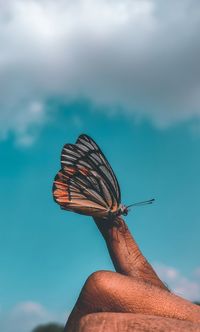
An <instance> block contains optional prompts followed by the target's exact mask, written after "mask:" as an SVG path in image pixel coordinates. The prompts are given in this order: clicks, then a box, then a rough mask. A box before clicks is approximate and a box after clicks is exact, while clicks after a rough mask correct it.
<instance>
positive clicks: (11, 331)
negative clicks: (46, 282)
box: [0, 301, 66, 332]
mask: <svg viewBox="0 0 200 332" xmlns="http://www.w3.org/2000/svg"><path fill="white" fill-rule="evenodd" d="M65 320H66V316H65V315H64V314H56V313H52V312H49V311H48V310H47V309H45V308H44V307H43V306H42V305H41V304H39V303H36V302H32V301H27V302H22V303H18V304H17V305H16V306H15V307H14V308H13V309H11V310H10V311H9V312H3V311H1V312H0V330H1V331H4V332H19V331H20V332H31V331H32V329H33V328H35V327H36V326H37V325H40V324H45V323H49V322H61V323H62V324H63V325H64V323H65Z"/></svg>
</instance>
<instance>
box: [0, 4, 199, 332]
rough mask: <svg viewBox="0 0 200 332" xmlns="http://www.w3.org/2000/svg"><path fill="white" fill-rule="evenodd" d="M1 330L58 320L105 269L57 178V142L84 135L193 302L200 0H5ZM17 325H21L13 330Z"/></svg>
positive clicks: (137, 231) (168, 277)
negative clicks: (66, 207)
mask: <svg viewBox="0 0 200 332" xmlns="http://www.w3.org/2000/svg"><path fill="white" fill-rule="evenodd" d="M0 8H1V10H0V40H1V46H0V91H1V92H0V149H1V172H0V181H1V182H0V183H1V186H0V196H1V219H0V229H1V232H0V264H1V272H0V285H1V287H0V328H1V330H3V331H4V332H18V331H19V329H20V331H21V332H25V331H26V332H31V329H32V328H33V327H34V326H36V325H37V324H39V323H45V322H48V321H58V322H61V323H63V324H64V322H65V321H66V318H67V316H68V314H69V313H70V311H71V309H72V307H73V305H74V302H75V300H76V298H77V296H78V294H79V292H80V289H81V287H82V286H83V284H84V282H85V280H86V279H87V277H88V276H89V275H90V274H91V273H92V272H94V271H96V270H100V269H104V270H106V269H108V270H113V266H112V263H111V260H110V258H109V255H108V253H107V249H106V246H105V243H104V242H103V239H102V238H101V235H100V234H99V233H98V230H97V229H96V226H95V225H94V223H93V221H92V219H91V218H90V217H83V216H80V215H78V214H74V213H70V212H66V211H62V210H61V209H60V208H59V206H58V205H56V204H55V203H54V202H53V199H52V194H51V188H52V182H53V178H54V176H55V174H56V173H57V171H58V169H59V167H60V153H61V149H62V146H63V145H64V144H65V143H74V142H75V141H76V139H77V137H78V135H79V134H81V133H87V134H89V135H90V136H91V137H93V138H94V139H95V140H96V142H97V143H98V144H99V145H100V147H101V148H102V150H103V152H104V153H105V155H106V156H107V158H108V160H109V162H110V163H111V165H112V167H113V169H114V171H115V173H116V175H117V178H118V180H119V183H120V187H121V192H122V202H123V203H124V204H131V203H133V202H137V201H140V200H145V199H149V198H155V199H156V201H155V204H153V205H151V206H146V207H140V208H137V209H136V208H135V209H133V210H132V211H131V212H130V214H129V215H128V216H127V217H126V221H127V224H128V226H129V228H130V230H131V232H132V234H133V235H134V237H135V239H136V241H137V243H138V244H139V246H140V248H141V249H142V252H143V253H144V255H145V256H146V257H147V258H148V260H149V261H150V263H151V264H153V266H154V267H155V269H156V271H157V272H158V274H159V275H160V276H161V278H162V279H163V280H164V281H165V282H166V283H167V285H168V286H169V287H170V288H171V289H172V290H174V291H175V293H176V294H178V295H181V296H183V297H185V298H188V299H190V300H192V301H197V300H200V255H199V251H200V250H199V233H200V223H199V215H200V204H199V197H200V179H199V169H200V153H199V152H200V151H199V150H200V97H199V96H200V93H199V92H200V75H199V70H200V66H199V58H200V56H199V55H200V54H199V53H200V43H199V37H198V31H199V28H200V4H199V2H198V1H195V0H184V1H181V2H179V1H175V2H174V1H173V2H172V1H168V2H167V3H166V2H164V1H158V0H140V1H136V0H133V1H129V0H115V1H114V0H101V1H100V0H95V1H94V0H93V1H91V0H82V1H81V0H76V1H73V2H72V1H70V0H69V1H66V0H60V1H57V2H54V1H51V0H42V1H37V0H28V1H27V0H26V1H23V0H8V1H7V2H3V1H0ZM16 328H17V330H16Z"/></svg>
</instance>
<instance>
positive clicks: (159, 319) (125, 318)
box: [64, 217, 200, 332]
mask: <svg viewBox="0 0 200 332" xmlns="http://www.w3.org/2000/svg"><path fill="white" fill-rule="evenodd" d="M95 223H96V225H97V227H98V228H99V230H100V232H101V233H102V235H103V237H104V239H105V241H106V244H107V247H108V250H109V253H110V256H111V259H112V261H113V264H114V266H115V269H116V272H111V271H97V272H94V273H93V274H92V275H91V276H90V277H89V278H88V279H87V280H86V282H85V285H84V286H83V288H82V290H81V293H80V295H79V298H78V300H77V302H76V304H75V306H74V309H73V310H72V312H71V315H70V317H69V319H68V321H67V324H66V326H65V330H64V331H65V332H130V331H140V332H142V331H152V332H153V331H164V332H165V331H166V332H167V331H175V332H176V331H185V332H186V331H187V332H190V331H200V307H199V306H197V305H195V304H192V303H190V302H189V301H187V300H185V299H182V298H181V297H179V296H176V295H174V294H172V293H171V292H170V291H169V290H168V288H167V287H166V286H165V285H164V283H163V282H162V281H161V280H160V279H159V277H158V276H157V274H156V272H155V271H154V270H153V268H152V266H151V265H150V264H149V263H148V262H147V260H146V259H145V257H144V256H143V255H142V253H141V251H140V250H139V248H138V246H137V244H136V242H135V240H134V238H133V237H132V236H131V234H130V232H129V230H128V228H127V226H126V224H125V222H124V221H123V220H122V218H119V217H118V218H117V219H116V220H115V222H108V221H104V220H100V219H95Z"/></svg>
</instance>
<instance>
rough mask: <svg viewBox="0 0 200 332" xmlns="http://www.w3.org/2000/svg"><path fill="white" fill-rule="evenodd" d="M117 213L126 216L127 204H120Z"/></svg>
mask: <svg viewBox="0 0 200 332" xmlns="http://www.w3.org/2000/svg"><path fill="white" fill-rule="evenodd" d="M119 214H120V215H123V216H127V214H128V208H127V206H125V205H122V204H121V205H120V207H119Z"/></svg>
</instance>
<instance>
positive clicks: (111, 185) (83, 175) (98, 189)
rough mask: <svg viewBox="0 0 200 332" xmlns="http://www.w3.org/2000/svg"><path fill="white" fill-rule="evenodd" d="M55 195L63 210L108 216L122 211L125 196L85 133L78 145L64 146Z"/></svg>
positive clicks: (106, 162)
mask: <svg viewBox="0 0 200 332" xmlns="http://www.w3.org/2000/svg"><path fill="white" fill-rule="evenodd" d="M53 196H54V199H55V201H56V202H57V203H58V204H60V206H61V207H62V208H63V209H65V210H69V211H74V212H77V213H80V214H85V215H91V216H94V217H108V214H109V213H110V212H111V213H113V212H116V211H117V210H118V208H119V204H120V199H121V198H120V188H119V185H118V182H117V179H116V177H115V174H114V172H113V170H112V168H111V166H110V165H109V163H108V161H107V160H106V158H105V156H104V155H103V153H102V152H101V150H100V148H99V147H98V145H97V144H96V143H95V142H94V141H93V140H92V139H91V138H90V137H89V136H87V135H81V136H79V138H78V140H77V142H76V144H66V145H65V146H64V147H63V150H62V154H61V170H60V171H59V172H58V174H57V175H56V177H55V180H54V185H53Z"/></svg>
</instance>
